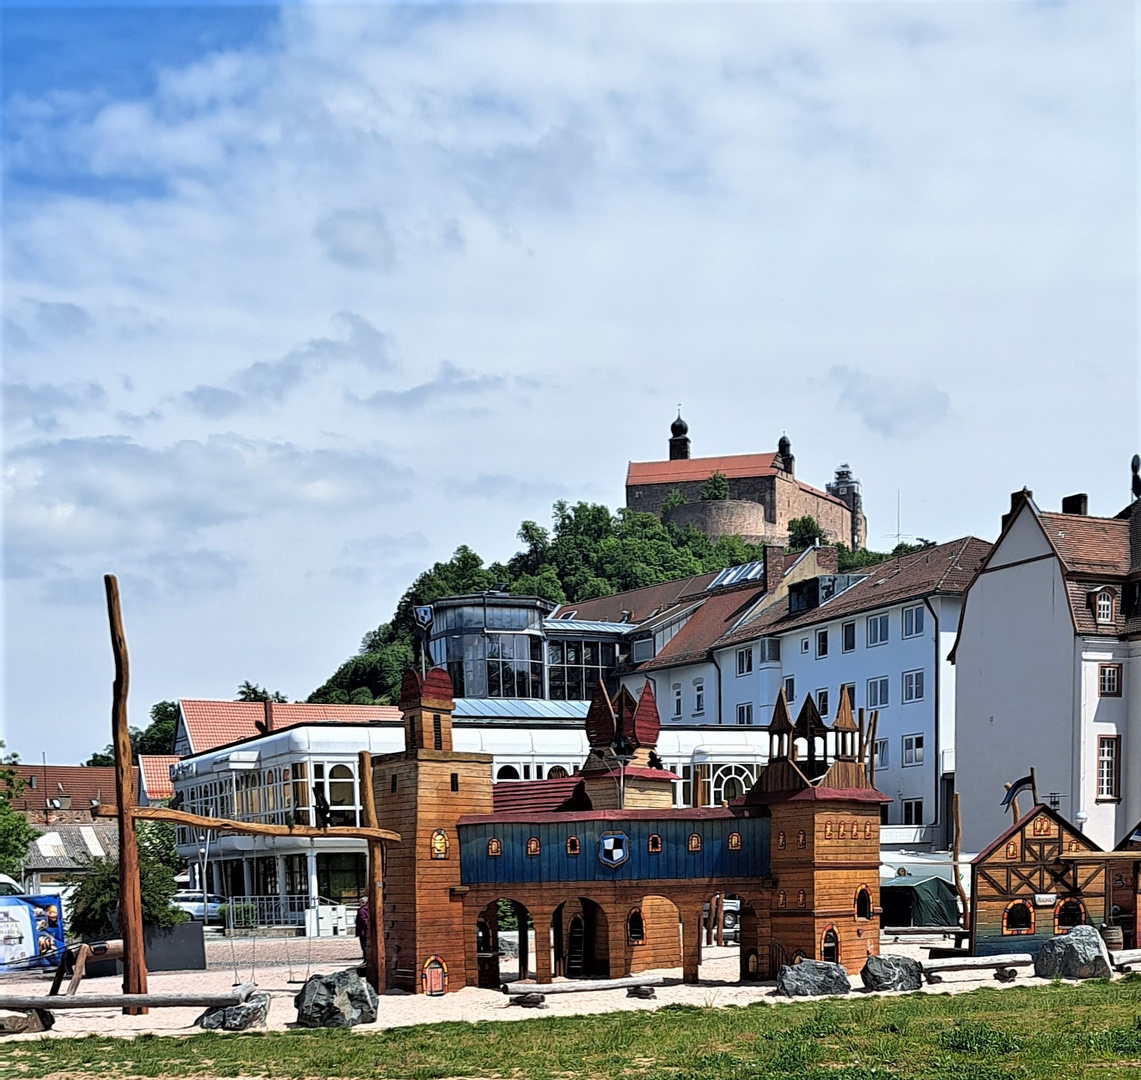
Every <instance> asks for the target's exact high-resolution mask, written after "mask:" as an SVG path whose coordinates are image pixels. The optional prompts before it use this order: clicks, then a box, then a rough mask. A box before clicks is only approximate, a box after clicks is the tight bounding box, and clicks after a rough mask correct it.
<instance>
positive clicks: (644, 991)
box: [626, 986, 658, 1000]
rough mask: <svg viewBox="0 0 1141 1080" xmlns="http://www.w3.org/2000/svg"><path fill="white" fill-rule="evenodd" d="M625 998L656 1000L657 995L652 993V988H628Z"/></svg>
mask: <svg viewBox="0 0 1141 1080" xmlns="http://www.w3.org/2000/svg"><path fill="white" fill-rule="evenodd" d="M626 996H627V997H629V998H645V999H647V1000H649V999H650V998H656V997H657V996H658V995H657V994H656V993H654V988H653V987H652V986H628V987H626Z"/></svg>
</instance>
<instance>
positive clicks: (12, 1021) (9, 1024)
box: [0, 1009, 55, 1035]
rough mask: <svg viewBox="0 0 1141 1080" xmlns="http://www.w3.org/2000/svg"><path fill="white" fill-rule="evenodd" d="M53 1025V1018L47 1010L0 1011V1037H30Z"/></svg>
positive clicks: (47, 1029)
mask: <svg viewBox="0 0 1141 1080" xmlns="http://www.w3.org/2000/svg"><path fill="white" fill-rule="evenodd" d="M54 1025H55V1016H54V1015H53V1014H52V1013H50V1012H48V1010H47V1009H15V1010H9V1009H0V1035H30V1034H32V1033H34V1032H37V1031H50V1030H51V1028H52V1027H53V1026H54Z"/></svg>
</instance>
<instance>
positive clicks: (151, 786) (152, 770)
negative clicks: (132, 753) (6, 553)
mask: <svg viewBox="0 0 1141 1080" xmlns="http://www.w3.org/2000/svg"><path fill="white" fill-rule="evenodd" d="M178 761H179V758H178V755H177V754H140V755H139V781H140V782H139V788H140V792H139V794H140V795H142V794H144V793H145V794H146V797H147V798H148V799H152V800H161V799H171V798H173V797H174V783H173V781H172V780H171V779H170V767H171V766H172V765H177V764H178Z"/></svg>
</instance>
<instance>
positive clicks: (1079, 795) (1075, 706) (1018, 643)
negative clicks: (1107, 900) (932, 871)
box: [953, 490, 1141, 849]
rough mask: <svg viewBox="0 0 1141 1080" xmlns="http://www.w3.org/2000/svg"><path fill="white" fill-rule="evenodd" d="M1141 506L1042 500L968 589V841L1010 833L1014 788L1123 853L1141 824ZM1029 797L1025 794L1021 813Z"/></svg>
mask: <svg viewBox="0 0 1141 1080" xmlns="http://www.w3.org/2000/svg"><path fill="white" fill-rule="evenodd" d="M1139 591H1141V501H1135V502H1134V503H1133V504H1132V505H1131V506H1130V507H1127V508H1126V509H1125V510H1123V511H1122V512H1121V513H1120V514H1118V515H1117V516H1116V517H1113V518H1100V517H1089V516H1088V515H1087V499H1086V497H1085V496H1084V495H1076V496H1070V497H1068V498H1066V499H1064V500H1063V502H1062V513H1060V514H1059V513H1049V512H1045V511H1042V510H1039V509H1038V507H1037V506H1036V505H1035V503H1034V499H1033V496H1032V494H1031V492H1029V491H1026V490H1023V491H1021V492H1016V493H1015V494H1014V495H1013V496H1012V497H1011V507H1010V511H1009V513H1008V514H1006V515H1005V516H1004V518H1003V528H1002V533H1001V535H1000V536H999V538H998V541H997V542H996V543H995V545H994V549H993V550H992V552H991V553H990V555H989V557H988V558H987V559H986V560H985V561H984V563H983V565H982V567H981V568H980V571H979V573H978V576H977V577H976V579H975V580H974V582H973V583H972V584H971V586H970V588H969V589H968V591H967V595H966V602H965V607H964V612H963V617H962V623H961V629H960V631H959V639H958V642H957V644H956V646H955V648H954V652H953V659H954V663H955V668H956V672H957V676H956V678H957V683H958V688H959V689H958V694H957V702H956V726H957V729H958V736H959V745H960V748H961V749H960V753H959V762H958V785H959V791H960V795H961V799H962V807H963V830H964V835H965V842H966V843H967V845H969V846H971V847H980V846H981V845H983V844H985V843H988V842H989V841H990V840H992V839H993V838H994V837H995V836H996V835H997V834H998V833H999V832H1000V830H1001V829H1002V828H1003V826H1004V824H1009V817H1006V816H1004V811H1003V810H1002V809H1001V807H1000V806H999V803H1000V801H1001V799H1002V798H1003V794H1004V788H1003V785H1004V784H1005V783H1007V782H1014V781H1016V780H1018V779H1020V778H1021V777H1023V776H1025V775H1026V774H1027V773H1028V772H1029V771H1030V768H1031V767H1034V769H1035V771H1036V773H1037V780H1038V792H1039V797H1040V799H1042V800H1043V801H1046V802H1049V803H1052V804H1053V805H1054V806H1055V807H1056V808H1057V809H1059V810H1060V812H1061V813H1062V814H1063V815H1065V817H1067V818H1068V819H1069V820H1070V821H1073V822H1074V823H1075V824H1076V825H1077V826H1078V827H1079V828H1080V829H1081V830H1082V831H1083V832H1085V834H1086V835H1087V836H1089V837H1090V839H1092V840H1094V841H1095V842H1096V843H1098V844H1100V845H1101V846H1102V847H1103V848H1107V849H1108V848H1112V847H1113V846H1114V845H1115V844H1116V843H1117V842H1118V841H1119V840H1120V839H1122V837H1124V836H1125V835H1127V834H1128V833H1129V832H1131V831H1132V830H1133V828H1134V827H1135V826H1136V825H1137V823H1138V821H1139V820H1141V602H1139V601H1141V597H1139ZM1027 799H1028V796H1024V797H1023V807H1024V808H1025V806H1026V800H1027Z"/></svg>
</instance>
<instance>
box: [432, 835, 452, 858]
mask: <svg viewBox="0 0 1141 1080" xmlns="http://www.w3.org/2000/svg"><path fill="white" fill-rule="evenodd" d="M431 849H432V858H433V859H446V858H447V857H448V834H447V833H446V832H444V830H443V829H437V830H436V831H435V832H434V833H432V841H431Z"/></svg>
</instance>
